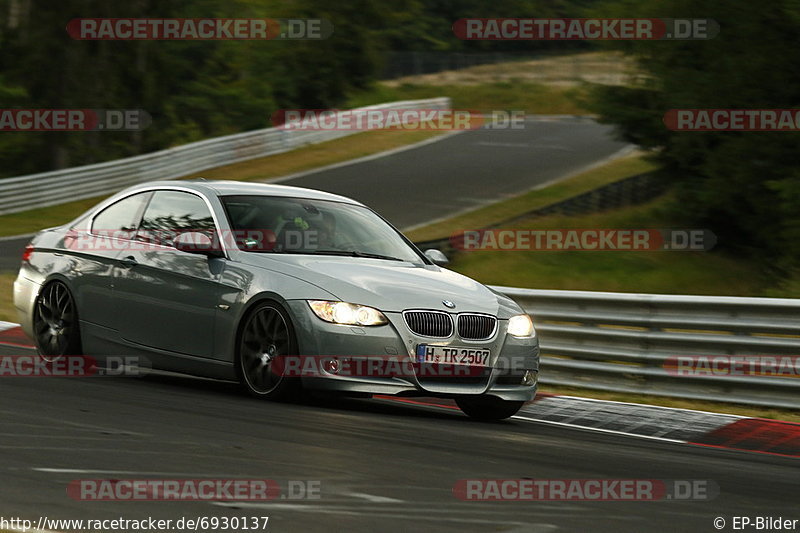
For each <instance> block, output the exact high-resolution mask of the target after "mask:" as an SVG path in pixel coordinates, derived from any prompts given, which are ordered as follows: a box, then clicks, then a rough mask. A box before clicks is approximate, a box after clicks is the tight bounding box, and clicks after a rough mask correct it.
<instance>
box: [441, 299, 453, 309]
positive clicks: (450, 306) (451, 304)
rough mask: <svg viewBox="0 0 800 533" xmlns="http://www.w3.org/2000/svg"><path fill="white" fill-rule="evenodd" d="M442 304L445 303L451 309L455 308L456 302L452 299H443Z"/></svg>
mask: <svg viewBox="0 0 800 533" xmlns="http://www.w3.org/2000/svg"><path fill="white" fill-rule="evenodd" d="M442 304H444V306H445V307H447V308H449V309H453V308H455V306H456V304H454V303H453V302H451V301H450V300H442Z"/></svg>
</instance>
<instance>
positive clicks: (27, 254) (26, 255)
mask: <svg viewBox="0 0 800 533" xmlns="http://www.w3.org/2000/svg"><path fill="white" fill-rule="evenodd" d="M32 255H33V245H32V244H28V245H27V246H26V247H25V250H23V251H22V262H23V263H27V262H29V261H30V260H31V256H32Z"/></svg>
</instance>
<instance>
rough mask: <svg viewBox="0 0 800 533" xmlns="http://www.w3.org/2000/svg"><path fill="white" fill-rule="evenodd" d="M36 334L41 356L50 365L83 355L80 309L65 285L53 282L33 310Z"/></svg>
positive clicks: (46, 287)
mask: <svg viewBox="0 0 800 533" xmlns="http://www.w3.org/2000/svg"><path fill="white" fill-rule="evenodd" d="M33 332H34V336H35V338H36V348H37V349H38V351H39V355H40V356H41V357H42V359H44V360H45V361H47V362H53V361H56V360H57V359H59V358H61V357H63V356H65V355H80V353H81V351H82V348H81V332H80V328H79V325H78V309H77V306H76V305H75V299H74V298H73V297H72V293H70V291H69V289H68V288H67V286H66V285H65V284H64V283H62V282H60V281H53V282H50V283H48V284H47V285H45V287H44V289H42V292H40V293H39V296H38V297H37V298H36V303H35V305H34V310H33Z"/></svg>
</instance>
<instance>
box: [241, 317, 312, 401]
mask: <svg viewBox="0 0 800 533" xmlns="http://www.w3.org/2000/svg"><path fill="white" fill-rule="evenodd" d="M290 355H297V341H296V338H295V334H294V328H293V326H292V322H291V319H290V318H289V315H288V313H286V311H284V310H283V308H282V307H281V306H280V305H278V304H277V303H274V302H265V303H262V304H258V305H257V306H256V307H255V309H253V310H252V311H251V312H250V313H249V314H248V315H247V317H246V318H245V320H244V324H243V326H242V329H241V332H240V334H239V341H238V351H237V357H236V371H237V373H238V375H239V382H240V383H241V385H242V386H243V387H244V389H245V390H246V391H247V392H248V393H250V394H251V395H253V396H257V397H259V398H265V399H269V400H289V399H294V398H295V397H296V396H297V395H298V393H299V391H300V380H299V378H293V377H287V376H284V375H283V372H281V370H280V368H285V365H282V363H281V362H277V360H278V358H279V357H285V356H290Z"/></svg>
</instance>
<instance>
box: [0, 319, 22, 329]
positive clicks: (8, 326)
mask: <svg viewBox="0 0 800 533" xmlns="http://www.w3.org/2000/svg"><path fill="white" fill-rule="evenodd" d="M18 327H19V324H15V323H13V322H3V321H2V320H0V331H6V330H7V329H13V328H18Z"/></svg>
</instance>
